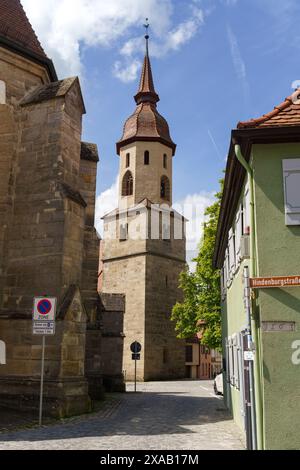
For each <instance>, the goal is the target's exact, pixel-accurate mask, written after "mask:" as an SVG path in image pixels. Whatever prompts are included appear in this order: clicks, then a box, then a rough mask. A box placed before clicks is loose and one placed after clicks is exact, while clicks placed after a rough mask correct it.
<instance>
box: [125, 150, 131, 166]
mask: <svg viewBox="0 0 300 470" xmlns="http://www.w3.org/2000/svg"><path fill="white" fill-rule="evenodd" d="M129 166H130V153H126V168H128V167H129Z"/></svg>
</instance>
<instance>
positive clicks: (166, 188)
mask: <svg viewBox="0 0 300 470" xmlns="http://www.w3.org/2000/svg"><path fill="white" fill-rule="evenodd" d="M160 197H161V198H162V199H166V200H167V201H169V200H170V181H169V178H168V177H167V176H162V178H161V181H160Z"/></svg>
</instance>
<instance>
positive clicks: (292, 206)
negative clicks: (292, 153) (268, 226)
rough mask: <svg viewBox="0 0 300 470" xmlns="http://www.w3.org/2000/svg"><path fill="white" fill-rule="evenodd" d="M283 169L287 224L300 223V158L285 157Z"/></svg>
mask: <svg viewBox="0 0 300 470" xmlns="http://www.w3.org/2000/svg"><path fill="white" fill-rule="evenodd" d="M282 170H283V191H284V208H285V224H286V225H300V158H288V159H283V160H282ZM295 177H296V179H295ZM292 191H293V192H296V198H295V199H294V200H292V195H291V192H292ZM293 196H294V195H293Z"/></svg>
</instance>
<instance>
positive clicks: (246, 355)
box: [244, 351, 254, 361]
mask: <svg viewBox="0 0 300 470" xmlns="http://www.w3.org/2000/svg"><path fill="white" fill-rule="evenodd" d="M244 361H254V352H253V351H244Z"/></svg>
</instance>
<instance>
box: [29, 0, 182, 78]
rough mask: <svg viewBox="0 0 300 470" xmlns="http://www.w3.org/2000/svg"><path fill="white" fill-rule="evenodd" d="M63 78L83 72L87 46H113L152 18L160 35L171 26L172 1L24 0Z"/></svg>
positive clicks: (42, 40)
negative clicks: (148, 18) (83, 52)
mask: <svg viewBox="0 0 300 470" xmlns="http://www.w3.org/2000/svg"><path fill="white" fill-rule="evenodd" d="M22 3H23V6H24V8H25V11H26V13H27V15H28V17H29V19H30V21H31V23H32V25H33V27H34V28H35V30H36V33H37V35H38V36H39V39H40V41H41V42H42V44H43V46H44V48H45V50H46V52H47V53H48V55H49V56H50V57H52V59H53V60H54V62H55V65H56V67H57V69H58V72H59V74H60V75H74V74H80V73H81V72H82V54H81V50H82V48H83V47H84V46H88V47H89V46H102V47H107V48H110V47H113V46H115V45H116V44H115V43H116V41H117V40H120V38H121V37H122V36H126V35H128V33H129V32H130V28H132V27H135V28H136V27H138V26H139V25H142V24H143V22H144V21H145V17H146V16H147V15H148V16H149V17H150V18H151V23H152V28H153V31H154V32H155V33H156V34H161V32H162V31H165V30H166V29H168V28H169V27H170V21H171V15H172V11H173V6H172V0H43V1H41V0H22Z"/></svg>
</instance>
